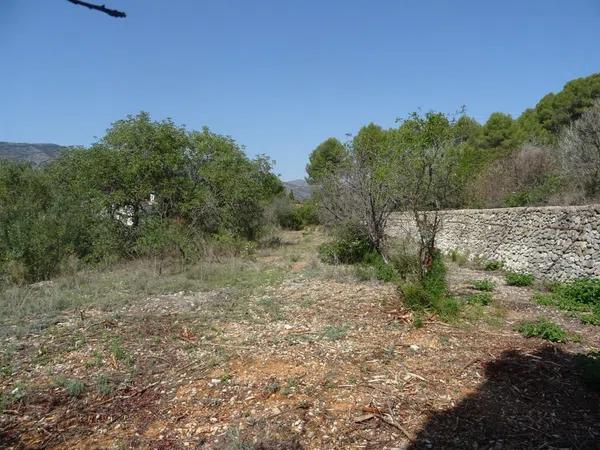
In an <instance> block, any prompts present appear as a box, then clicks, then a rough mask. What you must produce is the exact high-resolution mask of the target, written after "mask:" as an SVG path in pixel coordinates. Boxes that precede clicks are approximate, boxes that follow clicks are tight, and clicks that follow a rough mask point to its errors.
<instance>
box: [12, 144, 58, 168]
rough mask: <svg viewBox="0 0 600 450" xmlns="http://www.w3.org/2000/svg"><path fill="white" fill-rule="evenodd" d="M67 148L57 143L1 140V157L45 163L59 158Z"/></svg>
mask: <svg viewBox="0 0 600 450" xmlns="http://www.w3.org/2000/svg"><path fill="white" fill-rule="evenodd" d="M65 148H66V147H63V146H62V145H57V144H26V143H21V142H0V159H12V160H16V161H29V162H31V163H33V164H35V165H38V164H44V163H47V162H49V161H52V160H53V159H55V158H57V157H58V154H59V152H60V151H61V150H63V149H65Z"/></svg>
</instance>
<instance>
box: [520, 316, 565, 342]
mask: <svg viewBox="0 0 600 450" xmlns="http://www.w3.org/2000/svg"><path fill="white" fill-rule="evenodd" d="M517 331H518V332H520V333H521V334H522V335H523V336H525V337H527V338H530V337H538V338H541V339H545V340H547V341H550V342H567V340H568V338H569V335H568V333H567V332H566V331H565V330H564V329H563V328H562V327H561V326H560V325H558V324H556V323H554V322H551V321H550V320H548V319H545V318H540V319H538V320H535V321H527V322H523V323H521V324H520V325H519V326H518V327H517Z"/></svg>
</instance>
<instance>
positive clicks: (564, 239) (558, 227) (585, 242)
mask: <svg viewBox="0 0 600 450" xmlns="http://www.w3.org/2000/svg"><path fill="white" fill-rule="evenodd" d="M440 214H441V215H442V218H443V219H442V229H441V231H440V233H439V235H438V239H437V247H438V248H439V249H440V250H442V251H443V252H450V251H452V250H458V251H460V252H463V253H467V254H468V255H469V257H470V258H481V259H483V260H490V259H495V260H500V261H502V262H504V266H505V268H507V269H508V270H514V271H519V272H527V273H531V274H533V275H535V276H537V277H540V278H546V279H550V280H557V281H564V280H568V279H574V278H581V277H600V205H590V206H569V207H563V206H559V207H554V206H552V207H536V208H500V209H463V210H452V211H442V212H441V213H440ZM406 233H409V234H414V233H416V229H415V225H414V220H413V219H412V217H411V216H410V215H409V214H405V213H397V214H395V215H393V216H392V218H391V220H390V222H389V225H388V234H389V235H391V236H396V237H399V236H402V235H404V234H406Z"/></svg>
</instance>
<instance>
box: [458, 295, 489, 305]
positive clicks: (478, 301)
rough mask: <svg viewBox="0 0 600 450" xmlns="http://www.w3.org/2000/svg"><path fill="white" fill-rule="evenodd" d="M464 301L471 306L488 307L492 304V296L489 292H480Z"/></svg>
mask: <svg viewBox="0 0 600 450" xmlns="http://www.w3.org/2000/svg"><path fill="white" fill-rule="evenodd" d="M465 301H466V302H467V303H470V304H472V305H484V306H485V305H489V304H490V303H492V294H490V293H489V292H481V293H479V294H473V295H469V296H468V297H466V298H465Z"/></svg>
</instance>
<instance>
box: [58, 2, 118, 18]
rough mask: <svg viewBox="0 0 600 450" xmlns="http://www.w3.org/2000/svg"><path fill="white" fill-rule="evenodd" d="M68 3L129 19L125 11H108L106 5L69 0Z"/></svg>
mask: <svg viewBox="0 0 600 450" xmlns="http://www.w3.org/2000/svg"><path fill="white" fill-rule="evenodd" d="M67 1H68V2H71V3H73V4H74V5H79V6H85V7H86V8H89V9H94V10H96V11H100V12H103V13H105V14H108V15H109V16H112V17H127V14H125V13H124V12H123V11H117V10H116V9H108V8H107V7H106V6H104V5H95V4H93V3H88V2H82V1H80V0H67Z"/></svg>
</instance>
